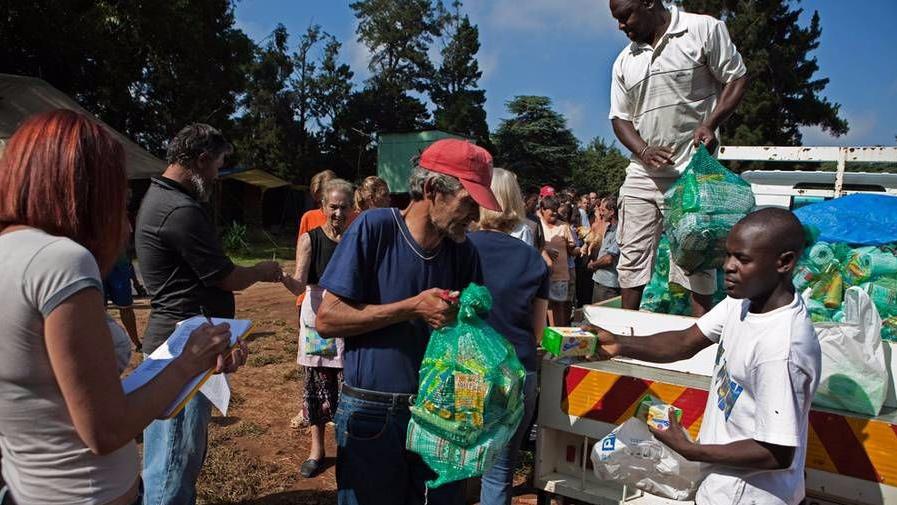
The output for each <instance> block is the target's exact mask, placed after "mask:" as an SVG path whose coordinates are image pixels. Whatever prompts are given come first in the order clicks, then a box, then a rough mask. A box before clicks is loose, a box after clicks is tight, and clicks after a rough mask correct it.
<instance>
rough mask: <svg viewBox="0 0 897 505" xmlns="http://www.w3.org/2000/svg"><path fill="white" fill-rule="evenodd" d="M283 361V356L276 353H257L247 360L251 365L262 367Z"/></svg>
mask: <svg viewBox="0 0 897 505" xmlns="http://www.w3.org/2000/svg"><path fill="white" fill-rule="evenodd" d="M281 361H283V357H282V356H277V355H274V354H255V355H252V356H250V357H249V360H248V361H247V362H246V363H247V364H248V365H249V366H255V367H262V366H266V365H274V364H276V363H280V362H281Z"/></svg>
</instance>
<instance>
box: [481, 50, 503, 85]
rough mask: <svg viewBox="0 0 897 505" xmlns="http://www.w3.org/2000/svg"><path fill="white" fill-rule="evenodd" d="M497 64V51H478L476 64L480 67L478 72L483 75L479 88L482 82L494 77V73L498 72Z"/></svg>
mask: <svg viewBox="0 0 897 505" xmlns="http://www.w3.org/2000/svg"><path fill="white" fill-rule="evenodd" d="M498 62H499V53H498V51H480V52H479V53H477V63H478V64H479V66H480V71H481V72H482V73H483V76H482V77H481V78H480V83H481V85H480V87H482V82H485V81H487V80H488V79H489V78H490V77H492V76H493V75H495V72H496V71H497V70H498Z"/></svg>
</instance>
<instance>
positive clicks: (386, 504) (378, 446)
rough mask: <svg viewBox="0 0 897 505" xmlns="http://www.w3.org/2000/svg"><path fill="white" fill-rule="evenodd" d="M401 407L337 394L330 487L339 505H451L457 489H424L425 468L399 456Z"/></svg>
mask: <svg viewBox="0 0 897 505" xmlns="http://www.w3.org/2000/svg"><path fill="white" fill-rule="evenodd" d="M410 419H411V412H410V411H409V410H408V406H407V405H402V404H395V403H389V402H386V403H381V402H375V401H369V400H361V399H358V398H353V397H350V396H348V395H347V394H345V393H344V394H340V398H339V406H338V407H337V409H336V416H335V417H334V422H335V423H336V444H337V452H336V485H337V489H338V494H337V496H338V498H339V505H421V504H424V503H427V504H429V505H455V504H458V503H460V502H461V501H462V499H463V497H462V496H461V485H460V483H458V482H452V483H449V484H446V485H444V486H441V487H438V488H436V489H430V490H427V489H425V487H426V486H425V484H424V483H425V482H426V481H427V480H430V479H433V478H435V477H436V474H435V473H433V471H432V470H430V468H429V467H428V466H427V464H426V463H424V462H423V460H422V459H421V458H420V456H418V455H417V454H414V453H412V452H409V451H407V450H405V439H406V436H407V434H408V421H409V420H410Z"/></svg>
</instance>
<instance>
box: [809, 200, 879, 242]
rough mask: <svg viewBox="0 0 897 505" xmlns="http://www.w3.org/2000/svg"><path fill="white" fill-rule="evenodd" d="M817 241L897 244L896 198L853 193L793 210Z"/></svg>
mask: <svg viewBox="0 0 897 505" xmlns="http://www.w3.org/2000/svg"><path fill="white" fill-rule="evenodd" d="M794 214H795V215H797V218H798V219H800V222H801V223H803V224H804V225H805V226H815V227H816V228H817V229H818V230H819V240H824V241H826V242H846V243H848V244H856V245H882V244H890V243H894V242H897V197H894V196H888V195H871V194H856V195H848V196H844V197H841V198H835V199H834V200H828V201H826V202H820V203H814V204H811V205H807V206H804V207H801V208H799V209H797V210H795V211H794Z"/></svg>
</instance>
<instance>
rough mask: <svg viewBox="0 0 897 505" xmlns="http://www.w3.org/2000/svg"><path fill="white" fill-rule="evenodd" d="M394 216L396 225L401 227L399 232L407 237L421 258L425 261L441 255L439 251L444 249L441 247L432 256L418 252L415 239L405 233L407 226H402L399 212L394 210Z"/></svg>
mask: <svg viewBox="0 0 897 505" xmlns="http://www.w3.org/2000/svg"><path fill="white" fill-rule="evenodd" d="M392 217H393V218H395V220H396V225H397V226H398V227H399V232H401V233H402V238H403V239H405V242H406V243H407V244H408V246H409V247H411V250H412V251H414V254H416V255H417V256H418V257H420V259H422V260H424V261H430V260H431V259H433V258H435V257H436V256H439V253H440V252H441V251H442V248H441V247H440V248H439V249H437V250H436V252H435V253H433V255H432V256H424V255H423V254H421V253H420V252H418V250H417V246H416V245H415V242H414V240H413V239H412V238H410V237H408V235H406V234H405V227H404V226H402V223H400V222H399V215H398V212H393V214H392Z"/></svg>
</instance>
